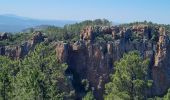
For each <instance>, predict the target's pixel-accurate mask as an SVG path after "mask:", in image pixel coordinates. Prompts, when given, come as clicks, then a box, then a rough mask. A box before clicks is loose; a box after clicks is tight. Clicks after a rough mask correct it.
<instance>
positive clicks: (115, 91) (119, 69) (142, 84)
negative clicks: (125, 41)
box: [105, 51, 152, 100]
mask: <svg viewBox="0 0 170 100" xmlns="http://www.w3.org/2000/svg"><path fill="white" fill-rule="evenodd" d="M148 62H149V61H148V60H143V59H142V58H141V57H140V55H139V53H138V52H137V51H133V52H129V53H128V54H125V55H124V56H123V58H122V59H120V61H118V62H116V63H115V73H114V74H113V75H112V76H111V82H109V83H108V84H106V86H105V87H106V95H105V99H106V100H111V99H112V100H142V99H145V98H146V93H145V92H146V88H147V87H148V86H151V83H152V81H150V80H148V79H147V77H146V76H147V70H148Z"/></svg>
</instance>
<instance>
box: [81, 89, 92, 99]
mask: <svg viewBox="0 0 170 100" xmlns="http://www.w3.org/2000/svg"><path fill="white" fill-rule="evenodd" d="M82 100H95V98H94V96H93V93H92V92H91V91H89V92H87V94H86V95H85V96H84V97H83V99H82Z"/></svg>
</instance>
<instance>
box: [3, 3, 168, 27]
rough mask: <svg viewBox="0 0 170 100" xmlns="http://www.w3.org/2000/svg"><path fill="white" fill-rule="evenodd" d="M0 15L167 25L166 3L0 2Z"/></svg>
mask: <svg viewBox="0 0 170 100" xmlns="http://www.w3.org/2000/svg"><path fill="white" fill-rule="evenodd" d="M0 14H16V15H20V16H25V17H31V18H38V19H64V20H65V19H67V20H85V19H96V18H106V19H109V20H111V21H114V22H133V21H144V20H147V21H153V22H156V23H165V24H170V0H0Z"/></svg>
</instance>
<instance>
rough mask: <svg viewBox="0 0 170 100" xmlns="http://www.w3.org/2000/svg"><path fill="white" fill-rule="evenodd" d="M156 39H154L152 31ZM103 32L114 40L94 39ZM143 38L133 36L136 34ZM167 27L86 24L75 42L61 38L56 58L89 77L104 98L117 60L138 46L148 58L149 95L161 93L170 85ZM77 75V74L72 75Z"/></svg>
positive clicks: (98, 95)
mask: <svg viewBox="0 0 170 100" xmlns="http://www.w3.org/2000/svg"><path fill="white" fill-rule="evenodd" d="M153 32H155V33H157V39H156V40H152V39H153V38H152V37H153V36H152V33H153ZM101 34H104V35H105V34H110V35H112V38H113V41H103V42H95V38H96V37H97V36H99V35H101ZM134 34H135V35H137V37H139V38H140V39H139V40H137V41H135V40H132V37H133V35H134ZM169 44H170V43H169V38H168V36H167V34H166V30H165V29H164V28H162V27H155V28H151V27H149V26H147V25H136V26H133V27H130V28H125V27H116V26H114V27H91V26H89V27H86V28H84V29H83V30H82V31H81V33H80V40H79V41H77V42H75V43H63V42H59V43H57V45H56V52H57V58H58V60H59V61H60V62H61V63H67V64H68V66H69V69H70V70H71V71H72V72H73V73H74V74H75V73H76V74H75V75H78V76H79V77H80V79H88V81H89V83H90V87H91V89H92V90H93V91H94V94H95V97H96V98H97V99H99V100H100V99H101V98H102V94H103V93H104V85H105V83H107V82H108V81H109V75H110V74H111V73H113V72H114V62H115V61H118V60H119V59H120V58H121V57H122V56H123V54H124V53H127V52H128V51H132V50H138V51H139V52H140V54H141V57H142V58H143V59H146V58H149V59H150V64H149V70H148V71H149V75H148V78H149V79H152V80H153V86H152V89H150V90H148V95H149V96H155V95H157V96H161V95H163V94H164V93H165V92H166V91H167V89H168V88H169V87H170V67H169V66H170V56H169V55H170V54H169V52H170V45H169ZM73 76H74V75H73Z"/></svg>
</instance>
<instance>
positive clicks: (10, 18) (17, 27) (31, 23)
mask: <svg viewBox="0 0 170 100" xmlns="http://www.w3.org/2000/svg"><path fill="white" fill-rule="evenodd" d="M75 22H76V21H72V20H39V19H32V18H27V17H21V16H17V15H12V14H5V15H0V32H20V31H22V30H24V29H26V28H30V27H35V26H39V25H54V26H59V27H62V26H64V25H65V24H73V23H75Z"/></svg>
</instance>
